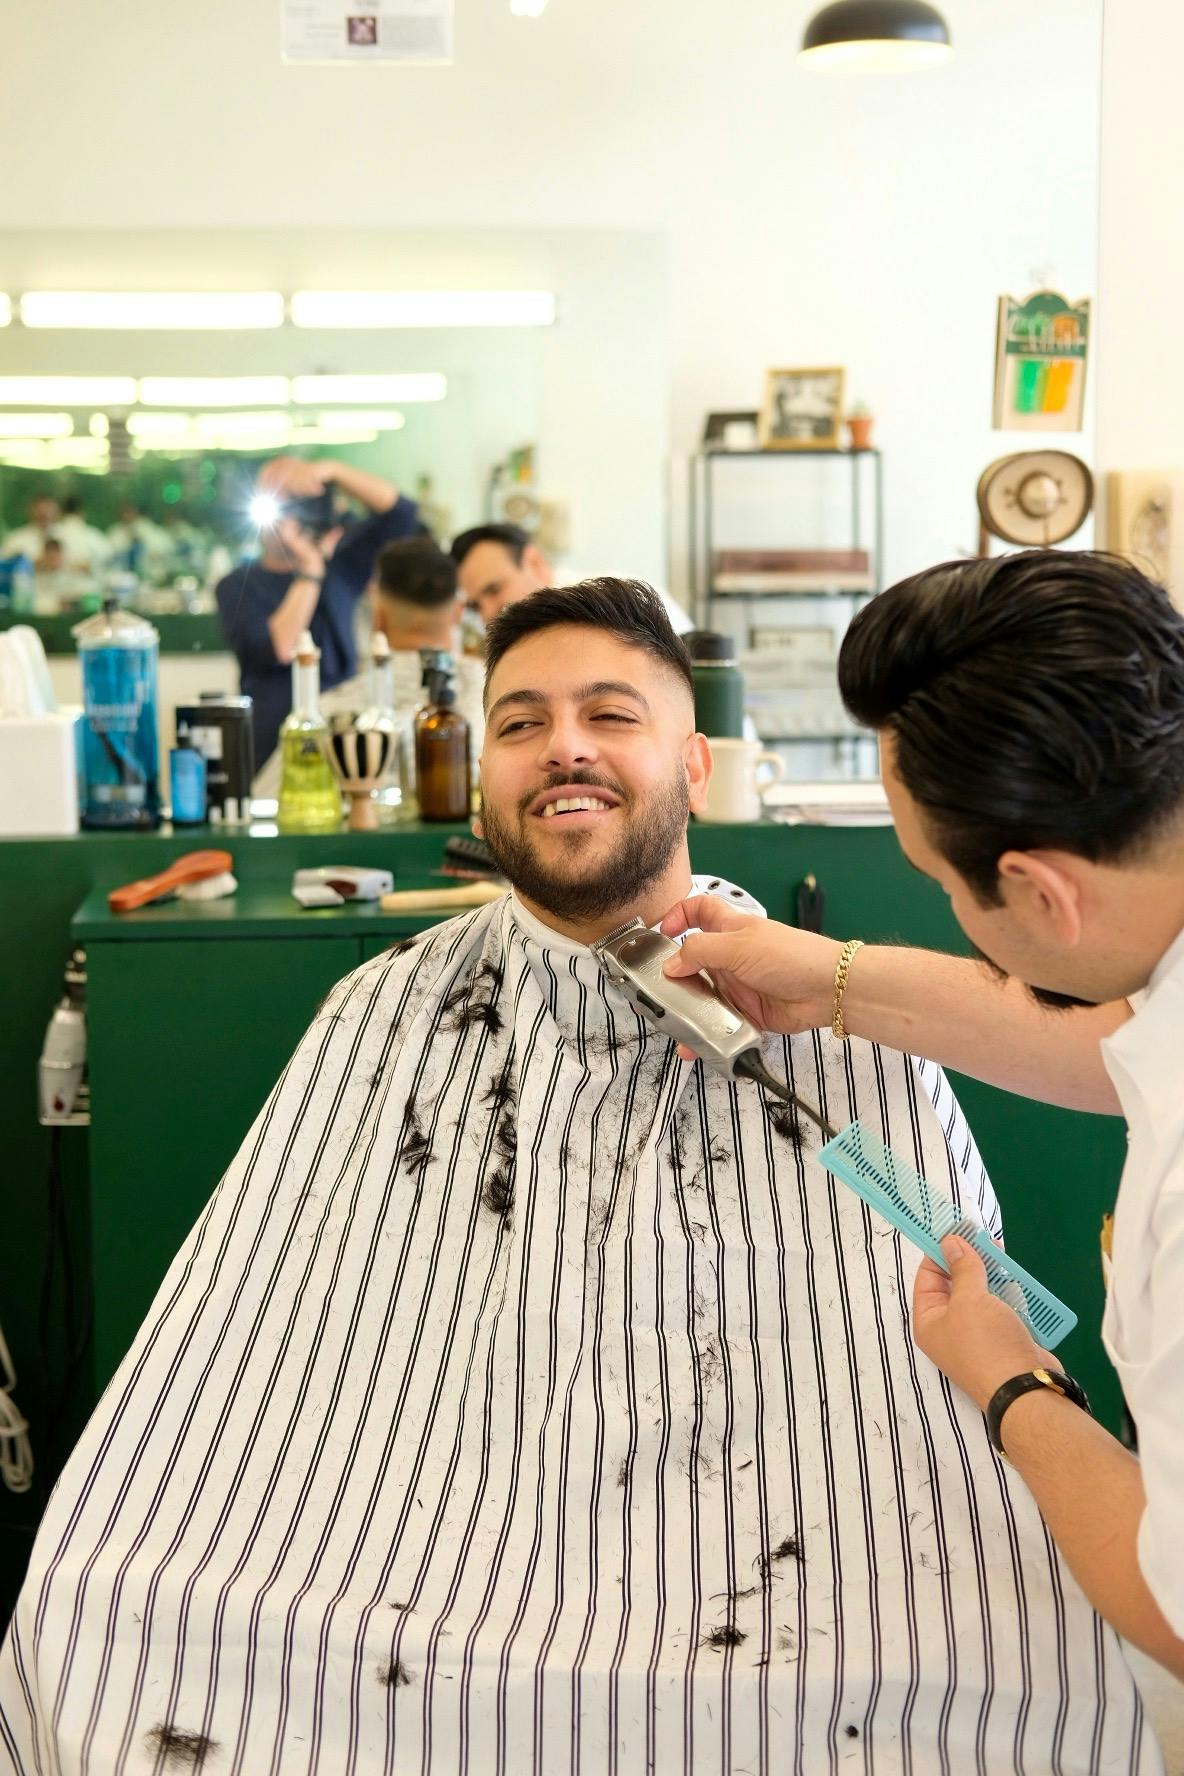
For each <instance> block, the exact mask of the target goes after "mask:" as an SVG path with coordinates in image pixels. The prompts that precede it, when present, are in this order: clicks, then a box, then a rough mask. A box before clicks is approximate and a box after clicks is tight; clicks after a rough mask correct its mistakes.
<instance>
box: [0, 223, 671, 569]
mask: <svg viewBox="0 0 1184 1776" xmlns="http://www.w3.org/2000/svg"><path fill="white" fill-rule="evenodd" d="M6 267H7V269H6V277H7V281H8V283H9V286H10V288H12V289H13V290H14V292H16V293H17V296H18V307H17V312H16V314H15V316H14V320H13V324H11V325H10V326H8V327H4V328H0V524H2V525H3V528H4V530H5V531H7V532H9V533H11V532H12V531H13V530H14V529H17V528H19V527H23V526H25V524H26V522H27V519H28V514H29V507H30V504H31V502H33V501H35V500H36V499H37V498H38V496H50V497H52V498H53V499H54V500H55V501H57V503H58V504H59V505H60V504H61V503H63V502H69V503H71V504H74V505H76V506H77V508H78V511H79V513H80V515H81V517H82V518H83V519H84V520H85V521H86V522H87V523H89V524H90V525H92V526H93V527H94V528H96V529H98V530H100V531H102V532H105V533H111V532H112V531H113V532H114V535H115V540H116V542H117V543H118V544H120V545H121V548H120V550H119V557H120V559H118V560H117V565H126V563H125V562H123V561H122V559H121V557H122V556H123V554H124V553H125V552H126V525H125V524H123V523H121V516H122V517H124V518H126V516H127V512H126V508H127V507H128V505H129V504H131V505H134V506H135V507H136V508H137V509H138V510H139V511H140V512H141V513H143V514H144V515H146V516H147V517H148V518H149V520H150V521H151V523H152V524H153V525H155V526H156V527H157V528H158V530H159V531H161V532H162V533H163V534H162V536H161V538H160V539H159V540H158V539H156V538H153V547H152V549H151V550H149V551H148V552H147V555H146V556H143V557H141V558H138V559H137V562H136V565H137V566H138V567H139V568H140V570H141V572H142V573H145V574H146V575H147V577H149V578H155V579H157V580H164V579H168V578H170V577H175V576H177V575H182V576H184V577H186V578H191V577H193V575H192V571H191V570H192V569H193V567H194V565H195V555H196V556H198V557H200V562H202V563H204V562H205V560H206V559H207V558H208V557H209V556H210V554H211V551H216V554H217V558H218V559H222V558H224V557H225V556H226V555H227V554H230V555H232V556H233V557H234V558H238V557H240V556H241V555H242V554H244V553H247V552H249V551H250V549H251V548H252V546H253V527H252V524H251V520H250V515H249V505H250V494H251V490H252V486H253V480H254V475H255V472H256V470H257V468H258V466H259V464H260V463H261V462H263V461H265V460H266V459H267V458H268V457H269V456H273V455H275V454H277V453H278V452H280V451H283V450H294V451H296V452H297V453H299V454H303V455H310V456H333V457H336V458H344V459H345V460H348V461H351V462H354V463H356V464H358V465H359V466H361V467H364V468H367V469H371V470H373V471H374V472H376V473H378V474H381V475H383V476H384V477H387V478H389V479H391V480H394V481H395V482H396V483H397V484H398V485H399V486H400V487H401V488H402V489H404V490H405V491H407V492H408V493H411V494H413V495H415V496H416V497H417V498H418V499H419V500H420V502H421V505H422V508H423V516H424V518H425V521H426V522H427V524H428V526H429V528H431V529H432V530H433V531H434V532H436V534H438V535H439V536H440V537H441V539H442V540H444V541H447V539H448V537H449V535H450V534H451V533H452V531H453V530H455V529H459V528H463V527H465V526H467V525H469V524H473V523H478V522H481V521H483V520H485V519H487V518H497V517H502V516H505V515H511V516H512V515H515V514H520V515H526V516H527V517H528V519H529V520H530V521H531V522H532V523H533V522H535V521H536V520H538V519H540V518H541V520H542V522H543V523H544V524H545V525H546V526H547V527H548V528H549V531H550V533H551V537H552V542H553V547H554V548H555V551H556V553H557V554H558V555H559V556H561V557H563V556H567V555H568V554H572V553H574V554H577V555H579V556H580V557H581V559H583V560H587V561H589V562H592V563H594V564H599V565H604V566H607V565H609V564H610V563H611V564H614V565H617V566H619V567H621V568H622V569H624V568H626V567H628V566H632V567H633V571H639V572H643V573H645V574H647V575H649V576H650V577H653V578H660V577H661V574H662V571H663V566H664V554H665V548H664V541H665V539H664V523H665V516H664V501H663V477H664V473H665V461H666V452H667V442H666V424H667V402H668V389H667V380H666V353H665V347H664V339H663V334H664V320H663V316H664V310H665V300H666V287H665V274H664V252H663V247H662V243H661V242H660V241H659V240H658V239H657V238H656V237H653V236H643V235H632V236H631V235H624V234H616V235H613V234H580V235H571V236H564V235H563V234H560V233H555V234H543V233H535V234H521V235H518V234H510V233H500V234H492V233H490V234H484V233H482V232H480V231H471V232H466V233H465V234H464V235H454V234H449V233H444V232H441V233H438V234H426V233H420V234H411V233H400V232H397V231H391V232H366V231H350V232H348V233H346V232H343V231H337V230H312V231H299V232H297V231H290V232H282V231H259V232H252V233H250V234H246V233H243V234H238V233H230V232H208V233H207V232H205V231H200V232H196V231H195V232H186V233H177V234H162V233H159V232H154V233H151V234H147V233H137V234H129V235H112V234H97V233H96V234H93V235H92V234H77V235H72V236H71V235H63V234H57V233H54V234H50V233H41V232H37V233H32V232H30V233H27V234H16V235H12V236H10V237H9V241H8V253H7V256H6ZM115 290H119V291H127V292H136V291H142V292H155V293H165V294H167V293H169V292H173V293H177V292H186V293H189V292H193V293H196V294H204V295H206V296H209V295H213V296H214V297H215V298H217V297H218V296H226V295H228V294H229V293H231V292H239V293H243V292H246V293H255V294H257V295H264V296H266V295H270V296H271V297H272V298H273V300H272V302H271V304H270V306H269V305H268V304H267V303H266V302H263V303H257V304H256V311H257V312H258V313H259V314H260V316H261V317H262V318H263V320H264V321H265V322H267V323H268V324H264V325H260V326H257V327H256V326H249V325H242V326H236V325H234V324H233V315H232V316H231V317H230V318H231V323H232V324H230V325H228V326H226V327H225V328H224V329H222V328H216V329H211V328H208V327H207V326H203V325H202V324H201V323H202V320H203V318H207V317H208V315H209V313H210V312H211V311H210V310H208V309H202V308H196V309H195V312H194V320H195V322H196V323H197V324H196V325H194V326H193V327H192V328H191V329H183V328H178V327H175V326H172V327H170V326H168V325H148V326H145V325H143V324H142V323H143V319H148V320H151V319H152V311H151V309H150V308H148V309H145V310H144V311H143V316H142V318H141V320H140V323H139V324H137V316H136V314H135V312H134V311H133V313H132V314H131V315H130V316H128V317H126V319H127V321H128V323H129V324H123V325H115V326H109V325H106V324H104V322H105V321H106V320H108V319H110V316H109V314H107V313H106V312H105V311H104V309H103V305H102V302H101V300H99V301H97V302H91V303H90V304H89V305H88V304H87V303H86V302H85V301H79V302H77V303H76V304H75V305H74V307H73V308H72V309H70V310H68V311H66V312H65V313H64V315H63V316H62V318H64V319H65V320H66V322H67V324H66V325H56V324H54V325H40V324H37V323H38V322H39V321H40V320H41V319H43V318H44V317H45V316H46V315H47V314H48V316H49V318H50V319H51V320H56V319H57V318H58V315H59V314H61V313H62V311H61V310H59V311H58V313H57V314H55V312H54V310H53V305H52V304H43V305H41V306H40V307H39V306H38V304H37V303H36V301H35V300H32V299H31V298H29V297H28V296H26V299H25V302H24V304H23V307H24V310H25V313H26V316H27V319H28V322H29V323H32V324H22V321H21V306H22V305H21V304H20V303H19V295H20V293H22V292H38V291H40V292H48V293H59V294H62V295H64V294H65V293H68V292H71V291H73V292H86V293H89V294H91V295H97V296H98V297H99V298H101V296H102V294H103V293H104V292H108V293H109V292H113V291H115ZM383 290H397V291H399V292H402V293H404V295H405V296H406V297H408V298H410V299H412V300H411V301H410V309H411V312H410V314H409V315H407V316H406V317H405V318H406V319H407V320H408V321H409V323H410V324H400V325H387V324H384V323H385V321H386V319H387V318H389V317H387V316H386V315H380V316H379V317H378V324H375V325H369V324H367V311H366V310H365V297H366V295H367V293H373V292H375V291H383ZM318 294H319V297H320V300H319V302H318V301H316V300H315V299H314V298H315V297H316V296H317V295H318ZM487 294H488V295H491V296H492V297H493V298H494V300H491V301H490V302H486V303H482V302H481V301H480V300H479V298H481V297H482V296H484V295H487ZM416 296H418V297H419V300H418V302H416V301H415V300H414V298H415V297H416ZM446 297H451V298H452V301H451V303H449V302H448V301H447V300H443V298H446ZM499 297H500V298H501V299H502V300H501V301H500V302H499V301H498V300H497V299H496V298H499ZM465 298H468V299H469V300H468V302H467V305H466V302H465V300H464V299H465ZM510 298H513V299H512V300H511V299H510ZM359 300H360V301H361V302H362V312H361V313H359V309H358V304H359ZM458 303H459V308H458ZM638 312H643V313H645V314H646V315H647V317H649V319H648V322H647V327H648V336H647V340H646V345H645V350H644V351H643V350H642V349H641V347H640V345H639V342H638V341H637V338H636V328H635V325H634V319H635V316H636V314H637V313H638ZM161 318H162V319H165V320H167V319H168V316H167V314H164V313H163V312H162V315H161ZM245 318H248V319H249V318H252V311H251V310H250V308H249V307H246V306H245ZM398 318H400V319H402V318H404V317H403V316H402V315H400V316H399V317H398ZM71 321H73V322H74V323H76V324H69V323H70V322H71ZM275 322H278V324H272V323H275ZM454 323H459V324H454ZM170 545H171V546H170ZM59 577H60V578H62V581H63V584H64V583H65V582H66V581H68V579H69V577H70V576H69V575H68V574H66V575H64V576H59ZM68 589H69V588H68V586H67V590H68Z"/></svg>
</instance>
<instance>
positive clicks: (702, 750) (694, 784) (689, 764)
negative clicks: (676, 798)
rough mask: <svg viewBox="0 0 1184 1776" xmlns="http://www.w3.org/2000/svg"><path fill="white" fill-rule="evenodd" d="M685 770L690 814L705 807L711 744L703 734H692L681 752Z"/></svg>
mask: <svg viewBox="0 0 1184 1776" xmlns="http://www.w3.org/2000/svg"><path fill="white" fill-rule="evenodd" d="M683 763H684V765H685V766H686V772H687V800H688V802H689V803H690V807H691V813H692V814H702V813H704V812H705V811H706V808H707V785H708V784H709V783H710V782H711V768H712V760H711V746H710V743H709V741H708V740H707V738H706V736H705V735H703V734H692V735H691V737H690V739H689V740H688V741H687V745H686V751H685V753H684V754H683Z"/></svg>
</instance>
